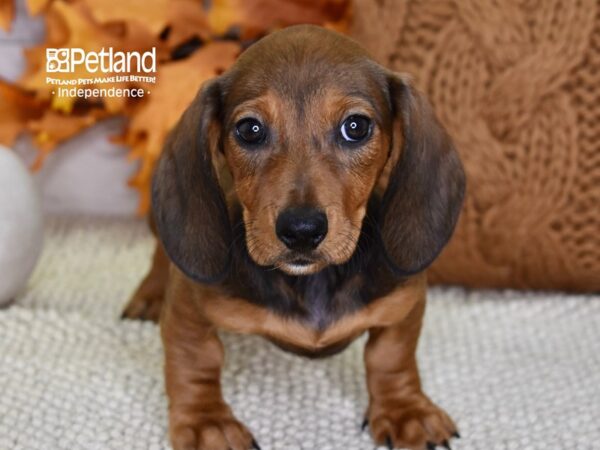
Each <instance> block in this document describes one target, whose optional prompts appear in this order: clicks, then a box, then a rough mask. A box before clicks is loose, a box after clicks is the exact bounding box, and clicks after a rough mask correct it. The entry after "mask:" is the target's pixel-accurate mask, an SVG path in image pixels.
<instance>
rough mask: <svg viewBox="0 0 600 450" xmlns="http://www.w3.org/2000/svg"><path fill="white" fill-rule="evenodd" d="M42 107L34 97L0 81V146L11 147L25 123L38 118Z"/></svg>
mask: <svg viewBox="0 0 600 450" xmlns="http://www.w3.org/2000/svg"><path fill="white" fill-rule="evenodd" d="M44 107H45V104H44V103H43V102H42V101H40V100H38V99H36V98H35V95H33V94H31V93H27V92H25V91H24V90H23V89H21V88H19V87H17V86H13V85H10V84H8V83H6V82H4V81H2V80H0V144H3V145H6V146H8V147H10V146H12V144H13V143H14V141H15V139H16V138H17V136H18V135H19V134H21V132H23V131H24V130H25V129H26V127H27V122H28V121H29V120H31V119H34V118H37V117H40V116H41V115H42V113H43V111H44Z"/></svg>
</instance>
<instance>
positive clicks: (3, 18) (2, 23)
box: [0, 0, 15, 31]
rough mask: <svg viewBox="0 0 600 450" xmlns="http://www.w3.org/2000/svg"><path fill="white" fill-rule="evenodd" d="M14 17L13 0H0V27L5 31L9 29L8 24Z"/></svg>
mask: <svg viewBox="0 0 600 450" xmlns="http://www.w3.org/2000/svg"><path fill="white" fill-rule="evenodd" d="M14 17H15V2H14V0H2V1H0V28H2V29H3V30H5V31H8V30H10V25H11V23H12V21H13V19H14Z"/></svg>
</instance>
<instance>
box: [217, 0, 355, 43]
mask: <svg viewBox="0 0 600 450" xmlns="http://www.w3.org/2000/svg"><path fill="white" fill-rule="evenodd" d="M348 5H349V0H213V2H212V8H211V10H210V12H209V15H208V17H209V22H210V25H211V27H212V28H213V30H214V31H215V33H217V34H224V33H226V32H227V31H228V30H229V29H231V28H232V27H240V29H241V32H242V37H243V38H245V39H249V38H255V37H258V36H260V35H261V34H264V33H266V32H269V31H272V30H274V29H277V28H281V27H285V26H289V25H294V24H300V23H310V24H315V25H323V24H325V23H327V22H337V21H338V20H340V19H341V18H342V17H343V16H344V14H345V12H346V10H347V9H348Z"/></svg>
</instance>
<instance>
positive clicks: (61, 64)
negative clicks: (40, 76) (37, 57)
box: [46, 48, 69, 73]
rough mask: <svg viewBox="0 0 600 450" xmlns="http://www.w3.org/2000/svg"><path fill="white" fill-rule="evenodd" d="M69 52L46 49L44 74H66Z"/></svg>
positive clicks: (64, 49) (58, 49)
mask: <svg viewBox="0 0 600 450" xmlns="http://www.w3.org/2000/svg"><path fill="white" fill-rule="evenodd" d="M68 71H69V50H68V49H66V48H47V49H46V72H49V73H50V72H68Z"/></svg>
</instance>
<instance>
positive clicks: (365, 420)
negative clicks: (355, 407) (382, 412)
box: [360, 417, 369, 431]
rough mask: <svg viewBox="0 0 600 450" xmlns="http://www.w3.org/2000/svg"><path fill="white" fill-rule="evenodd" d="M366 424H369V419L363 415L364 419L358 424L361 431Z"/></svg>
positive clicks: (365, 427) (364, 428)
mask: <svg viewBox="0 0 600 450" xmlns="http://www.w3.org/2000/svg"><path fill="white" fill-rule="evenodd" d="M368 426H369V419H367V418H366V417H365V419H364V420H363V421H362V424H361V425H360V429H361V431H365V430H366V429H367V427H368Z"/></svg>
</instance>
